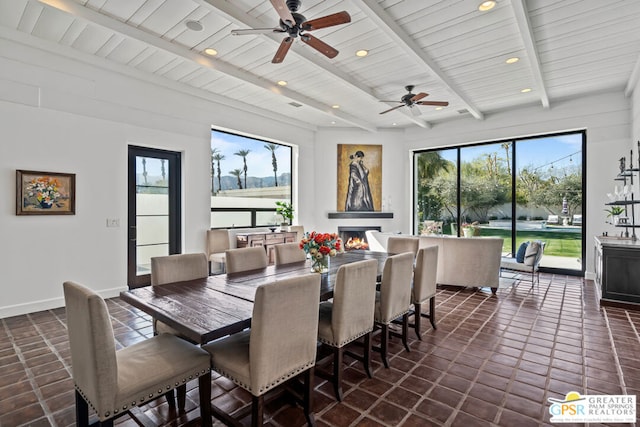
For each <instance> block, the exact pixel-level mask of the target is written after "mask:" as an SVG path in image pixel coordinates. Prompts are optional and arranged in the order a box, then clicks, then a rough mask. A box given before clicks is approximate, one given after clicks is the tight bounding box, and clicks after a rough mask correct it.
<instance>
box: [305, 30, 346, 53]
mask: <svg viewBox="0 0 640 427" xmlns="http://www.w3.org/2000/svg"><path fill="white" fill-rule="evenodd" d="M300 40H302V41H303V42H305V43H306V44H308V45H309V46H311V47H312V48H314V49H315V50H317V51H318V52H320V53H321V54H323V55H324V56H326V57H327V58H335V57H336V56H337V55H338V51H337V50H336V49H334V48H332V47H331V46H329V45H328V44H326V43H325V42H323V41H322V40H320V39H317V38H315V37H313V36H312V35H310V34H304V35H302V36H300Z"/></svg>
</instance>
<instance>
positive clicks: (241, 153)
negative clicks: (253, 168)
mask: <svg viewBox="0 0 640 427" xmlns="http://www.w3.org/2000/svg"><path fill="white" fill-rule="evenodd" d="M250 152H251V150H239V151H238V152H237V153H233V154H235V155H236V156H240V157H242V161H243V162H244V168H242V170H243V171H244V188H247V156H248V155H249V153H250ZM240 188H242V187H240Z"/></svg>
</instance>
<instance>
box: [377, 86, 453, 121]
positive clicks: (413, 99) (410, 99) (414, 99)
mask: <svg viewBox="0 0 640 427" xmlns="http://www.w3.org/2000/svg"><path fill="white" fill-rule="evenodd" d="M404 88H405V89H406V90H407V92H409V93H407V94H406V95H404V96H403V97H402V98H400V101H380V102H399V103H400V105H398V106H397V107H393V108H389V109H388V110H385V111H383V112H382V113H380V114H384V113H388V112H389V111H393V110H395V109H397V108H400V107H405V106H406V107H409V109H411V114H413V115H414V116H419V115H420V110H419V109H418V107H416V105H435V106H438V107H446V106H447V105H449V103H448V102H446V101H420V100H421V99H422V98H424V97H426V96H429V94H428V93H424V92H420V93H417V94H415V95H414V94H413V93H411V91H412V90H413V88H414V86H413V85H408V86H405V87H404Z"/></svg>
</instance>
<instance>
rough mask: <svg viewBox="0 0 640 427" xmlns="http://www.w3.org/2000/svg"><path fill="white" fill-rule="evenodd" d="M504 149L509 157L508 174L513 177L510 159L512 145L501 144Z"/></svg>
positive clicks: (507, 143) (508, 143)
mask: <svg viewBox="0 0 640 427" xmlns="http://www.w3.org/2000/svg"><path fill="white" fill-rule="evenodd" d="M500 146H501V147H502V148H504V152H505V154H506V155H507V173H508V174H509V176H511V159H509V153H510V152H511V143H510V142H503V143H502V144H500Z"/></svg>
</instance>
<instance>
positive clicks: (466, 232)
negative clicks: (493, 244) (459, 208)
mask: <svg viewBox="0 0 640 427" xmlns="http://www.w3.org/2000/svg"><path fill="white" fill-rule="evenodd" d="M462 234H464V237H473V234H474V232H473V228H463V229H462Z"/></svg>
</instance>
